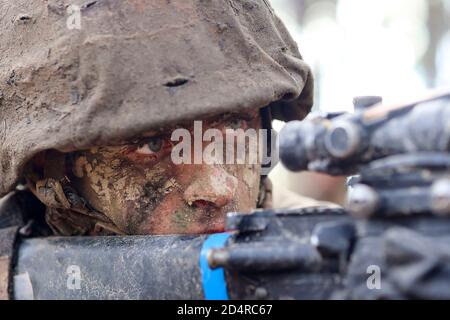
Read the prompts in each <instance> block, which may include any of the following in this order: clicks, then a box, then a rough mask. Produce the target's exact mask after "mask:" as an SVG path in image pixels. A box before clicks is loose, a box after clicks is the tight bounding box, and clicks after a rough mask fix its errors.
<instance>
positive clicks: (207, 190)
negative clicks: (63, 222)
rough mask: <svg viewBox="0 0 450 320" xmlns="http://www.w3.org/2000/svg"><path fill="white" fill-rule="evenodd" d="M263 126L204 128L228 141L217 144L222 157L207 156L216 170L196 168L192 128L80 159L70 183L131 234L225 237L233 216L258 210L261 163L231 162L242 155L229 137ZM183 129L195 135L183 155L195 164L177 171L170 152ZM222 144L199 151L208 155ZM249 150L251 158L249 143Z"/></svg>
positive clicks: (246, 122)
mask: <svg viewBox="0 0 450 320" xmlns="http://www.w3.org/2000/svg"><path fill="white" fill-rule="evenodd" d="M260 123H261V119H260V118H259V116H258V114H257V113H255V114H251V115H230V116H221V117H218V118H214V119H208V120H205V121H203V122H202V129H203V131H205V130H207V129H211V128H214V129H217V130H215V133H216V135H218V134H219V133H220V134H221V135H222V136H223V141H222V142H223V143H222V144H221V145H220V144H219V145H215V146H216V148H217V149H216V150H219V147H220V150H223V155H221V153H220V152H216V151H214V152H212V153H209V154H210V155H211V157H216V158H217V159H216V160H217V161H215V162H214V163H212V162H211V158H210V162H208V163H205V161H201V162H202V163H198V162H196V163H198V164H194V154H195V150H194V145H195V143H194V142H193V140H194V124H193V123H190V124H184V125H180V126H177V127H174V128H170V129H168V130H164V131H161V132H149V133H146V134H145V135H143V136H142V137H139V138H137V139H136V140H134V141H133V142H132V143H128V144H125V145H119V146H109V147H99V148H93V149H91V150H88V151H82V152H77V153H75V154H74V155H73V157H72V160H71V169H72V173H73V177H72V182H73V183H74V185H75V186H76V188H77V190H78V192H79V193H80V195H81V196H82V197H84V198H85V199H86V200H87V201H88V202H89V203H90V204H91V205H92V206H93V207H94V208H95V209H97V210H98V211H100V212H102V213H104V214H105V215H107V216H108V217H109V218H110V219H111V220H112V221H113V222H114V223H115V225H116V226H117V227H118V228H119V229H120V230H122V231H123V232H124V233H126V234H198V233H211V232H220V231H223V229H224V226H225V218H226V213H227V212H230V211H243V212H247V211H250V210H252V209H254V208H255V207H256V202H257V199H258V193H259V183H260V165H259V164H258V163H254V162H253V161H249V159H247V160H246V162H245V164H236V161H234V163H231V164H230V163H229V162H228V163H227V162H226V161H225V155H226V153H227V152H229V151H230V150H234V151H236V150H237V148H238V143H236V140H231V141H230V139H228V140H227V139H226V132H230V130H235V131H236V130H239V129H243V130H247V129H259V128H260V127H261V125H260ZM180 128H182V129H186V130H185V131H184V132H190V133H192V139H193V140H192V144H191V147H192V148H191V154H190V155H189V152H187V151H188V150H187V149H184V150H182V152H181V153H182V155H183V156H184V159H190V160H191V161H184V162H183V163H181V164H175V163H174V161H173V152H172V151H173V149H174V148H175V147H176V146H177V145H178V144H179V141H172V140H171V138H172V133H173V130H175V129H180ZM218 141H220V139H217V141H216V139H212V140H210V141H206V142H205V141H201V142H200V145H201V146H202V147H203V148H202V150H205V148H207V147H208V146H209V147H210V148H211V146H213V145H214V143H217V142H218ZM197 146H198V145H197ZM222 147H223V148H222ZM245 150H246V153H248V152H252V150H251V147H249V143H246V146H245ZM186 152H187V154H183V153H186ZM237 153H238V152H236V153H235V154H237ZM219 158H220V159H219ZM221 159H223V160H224V161H221ZM175 162H176V161H175Z"/></svg>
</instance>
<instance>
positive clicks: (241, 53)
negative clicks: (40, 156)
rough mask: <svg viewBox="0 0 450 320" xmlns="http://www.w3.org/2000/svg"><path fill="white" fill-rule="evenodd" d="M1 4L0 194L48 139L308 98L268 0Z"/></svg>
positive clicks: (71, 139) (73, 142)
mask: <svg viewBox="0 0 450 320" xmlns="http://www.w3.org/2000/svg"><path fill="white" fill-rule="evenodd" d="M0 12H1V14H0V30H1V38H0V52H1V59H0V170H1V171H0V196H1V195H4V194H6V193H7V192H8V191H10V190H11V189H12V188H13V187H14V186H15V185H16V184H17V182H18V181H19V179H20V177H21V176H22V171H23V169H24V166H25V164H26V163H27V162H28V161H29V160H30V159H32V158H33V157H34V156H35V155H36V154H37V153H39V152H41V151H44V150H50V149H54V150H58V151H62V152H70V151H74V150H80V149H86V148H90V147H93V146H96V145H108V144H110V143H111V141H112V140H116V139H127V138H129V137H133V136H136V135H137V134H139V133H142V132H144V131H148V130H151V129H154V128H156V127H161V126H163V125H168V124H173V123H176V122H179V121H185V120H191V119H196V118H198V117H201V116H205V115H215V114H220V113H224V112H232V111H238V110H244V109H251V108H262V107H266V106H269V107H270V110H271V113H272V116H273V117H274V118H278V119H281V120H293V119H302V118H303V117H304V116H305V115H306V114H307V113H308V112H309V110H310V108H311V104H312V77H311V74H310V69H309V68H308V66H307V65H306V64H305V63H304V62H303V61H302V57H301V56H300V54H299V52H298V49H297V46H296V44H295V43H294V41H293V40H292V39H291V37H290V36H289V34H288V32H287V31H286V29H285V27H284V26H283V24H282V22H281V21H280V20H279V19H278V18H277V17H276V16H275V14H274V12H273V10H272V8H271V7H270V5H269V4H268V2H267V0H227V1H224V0H208V1H204V0H172V1H167V0H152V1H146V0H124V1H116V0H97V1H86V0H83V1H82V0H72V1H68V0H48V1H41V0H6V1H2V2H1V3H0ZM76 14H79V17H78V18H79V21H78V23H79V25H76V24H70V23H72V22H73V21H72V22H70V19H76V16H74V15H76Z"/></svg>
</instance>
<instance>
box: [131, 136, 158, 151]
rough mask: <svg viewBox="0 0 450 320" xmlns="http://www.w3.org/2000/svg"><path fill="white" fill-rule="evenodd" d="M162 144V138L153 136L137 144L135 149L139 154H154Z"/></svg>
mask: <svg viewBox="0 0 450 320" xmlns="http://www.w3.org/2000/svg"><path fill="white" fill-rule="evenodd" d="M162 146H163V139H162V138H160V137H154V138H150V139H148V140H147V141H146V142H145V143H144V144H142V145H141V146H139V148H138V149H137V150H136V152H137V153H139V154H155V153H157V152H159V151H161V149H162Z"/></svg>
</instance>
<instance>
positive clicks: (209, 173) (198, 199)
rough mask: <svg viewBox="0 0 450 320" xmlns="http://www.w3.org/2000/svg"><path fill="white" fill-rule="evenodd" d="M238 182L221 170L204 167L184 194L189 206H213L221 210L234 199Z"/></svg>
mask: <svg viewBox="0 0 450 320" xmlns="http://www.w3.org/2000/svg"><path fill="white" fill-rule="evenodd" d="M237 185H238V180H237V178H236V177H234V176H232V175H230V174H229V173H228V172H226V171H225V170H224V169H223V168H221V167H218V166H213V165H204V166H203V168H202V170H200V171H199V172H198V174H197V175H196V178H195V180H194V181H193V182H192V183H191V184H190V185H189V187H188V188H187V189H186V191H185V192H184V200H185V201H186V202H187V203H188V204H189V205H197V206H201V205H205V204H206V205H213V206H215V207H218V208H222V207H224V206H226V205H227V204H229V203H231V202H232V201H233V199H234V196H235V193H236V189H237Z"/></svg>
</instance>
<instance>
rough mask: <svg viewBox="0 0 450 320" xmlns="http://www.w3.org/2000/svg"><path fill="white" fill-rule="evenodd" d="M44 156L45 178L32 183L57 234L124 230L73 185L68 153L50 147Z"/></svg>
mask: <svg viewBox="0 0 450 320" xmlns="http://www.w3.org/2000/svg"><path fill="white" fill-rule="evenodd" d="M45 157H46V161H45V167H44V177H45V178H44V179H40V180H36V181H35V182H34V183H31V188H32V191H33V193H34V194H35V196H36V197H37V198H38V199H39V200H40V201H41V202H42V203H44V204H45V205H46V206H47V211H46V215H45V218H46V221H47V223H48V224H49V226H50V227H51V228H52V230H53V231H54V232H55V233H56V234H57V235H64V236H73V235H114V234H117V235H123V234H124V233H123V232H122V231H120V230H119V229H118V228H117V227H116V226H115V225H114V223H113V222H112V221H111V220H110V219H109V218H108V217H107V216H105V215H104V214H103V213H101V212H98V211H96V210H95V209H94V208H93V207H92V206H90V205H89V203H88V202H87V201H86V200H85V199H83V198H82V197H80V196H79V195H78V193H77V192H76V190H75V189H74V188H73V187H72V186H71V184H70V179H69V178H68V177H67V175H66V172H67V171H66V169H67V168H66V154H64V153H61V152H57V151H53V150H50V151H47V153H46V155H45ZM33 184H34V188H33Z"/></svg>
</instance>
